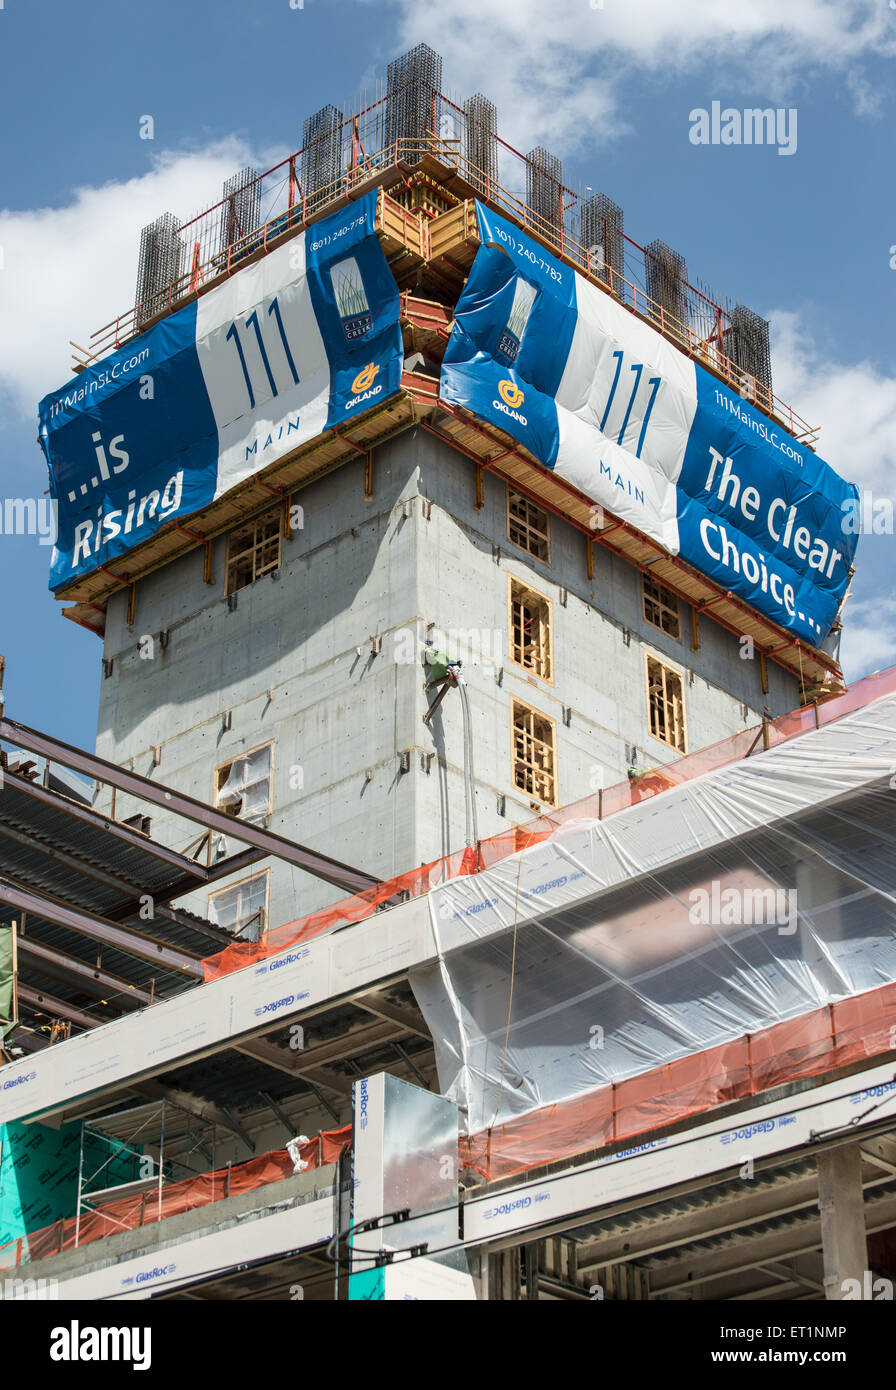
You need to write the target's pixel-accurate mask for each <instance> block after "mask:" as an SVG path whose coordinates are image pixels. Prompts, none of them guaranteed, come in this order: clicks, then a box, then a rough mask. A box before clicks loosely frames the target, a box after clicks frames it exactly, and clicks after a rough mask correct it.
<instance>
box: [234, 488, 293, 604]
mask: <svg viewBox="0 0 896 1390" xmlns="http://www.w3.org/2000/svg"><path fill="white" fill-rule="evenodd" d="M275 519H276V525H277V536H276V541H277V558H276V563H274V564H272V563H269V562H265V563H261V562H260V558H259V557H260V554H261V553H262V552H263V550H264V548H265V547H266V546H269V545H271V544H272V542H273V540H274V536H273V534H269V535H267V536H262V537H261V538H259V534H258V528H259V526H261V525H262V524H265V523H268V522H273V521H274V520H275ZM250 527H251V528H253V539H252V541H251V543H250V544H247V545H245V546H244V547H243V548H242V549H241V550H240V551H238V552H237V553H236V554H235V553H234V547H235V545H236V544H237V543H238V542H239V538H240V537H241V536H242V535H245V534H246V533H247V532H248V531H249V528H250ZM247 561H251V576H252V577H251V578H249V579H244V580H243V582H242V583H239V584H237V583H235V582H234V575H235V572H236V569H237V566H238V565H239V564H241V563H243V564H245V563H246V562H247ZM282 563H283V504H282V503H280V502H278V503H277V504H276V505H275V506H273V507H268V508H267V509H266V510H265V511H263V512H259V513H258V514H257V515H256V516H254V517H250V519H249V520H248V521H245V522H243V523H242V524H241V525H239V526H235V527H234V528H233V530H232V531H231V532H230V533H229V534H228V537H227V561H226V564H225V567H224V573H225V582H224V594H225V597H229V596H230V595H231V594H238V593H239V591H240V589H248V588H249V587H250V586H251V585H252V584H256V583H257V582H258V580H259V579H264V577H265V576H266V575H268V574H276V572H277V570H279V568H280V566H281V565H282Z"/></svg>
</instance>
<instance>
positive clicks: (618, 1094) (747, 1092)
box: [460, 984, 896, 1179]
mask: <svg viewBox="0 0 896 1390" xmlns="http://www.w3.org/2000/svg"><path fill="white" fill-rule="evenodd" d="M894 1051H896V984H890V985H882V986H881V987H880V988H879V989H874V990H869V991H868V992H867V993H866V994H858V995H854V996H853V997H852V998H850V999H844V1000H841V1001H840V1002H839V1003H836V1004H828V1005H826V1006H825V1007H824V1008H821V1009H814V1010H813V1011H812V1012H811V1013H808V1014H800V1015H799V1016H798V1017H797V1018H792V1019H788V1020H786V1021H785V1022H784V1023H776V1024H774V1025H773V1026H772V1027H771V1028H766V1029H765V1030H764V1031H763V1032H761V1033H752V1034H747V1035H745V1036H744V1037H742V1038H736V1039H734V1040H733V1041H732V1042H728V1043H723V1044H721V1045H720V1046H719V1047H714V1048H710V1049H709V1050H708V1051H706V1052H696V1053H692V1054H691V1055H690V1056H688V1057H681V1058H679V1059H677V1060H676V1061H674V1062H670V1063H669V1064H668V1065H667V1066H664V1067H653V1068H652V1069H651V1070H650V1071H647V1072H643V1073H641V1075H639V1076H633V1077H631V1078H630V1079H629V1080H627V1081H621V1082H619V1083H618V1084H616V1085H612V1086H606V1087H603V1088H602V1089H601V1090H598V1091H589V1092H588V1093H587V1095H584V1096H579V1097H577V1098H576V1099H575V1100H569V1101H561V1102H558V1103H557V1104H556V1105H551V1106H546V1107H544V1108H543V1109H541V1110H535V1111H532V1112H530V1113H529V1114H528V1115H521V1116H520V1117H519V1118H518V1119H514V1120H508V1121H507V1122H506V1123H504V1124H498V1125H493V1126H492V1127H491V1128H489V1129H486V1130H482V1131H480V1133H478V1134H474V1135H471V1136H470V1137H462V1138H461V1141H460V1154H461V1167H463V1168H472V1169H474V1170H475V1171H476V1172H477V1173H480V1174H481V1175H482V1177H484V1178H487V1179H493V1178H506V1177H510V1176H511V1175H512V1174H514V1173H523V1172H525V1171H526V1170H528V1169H530V1168H535V1167H538V1166H539V1165H540V1164H543V1163H554V1162H557V1161H558V1160H560V1159H567V1158H573V1157H574V1156H575V1155H576V1154H581V1153H585V1152H587V1151H589V1150H591V1149H598V1148H601V1147H602V1146H603V1145H605V1144H611V1143H614V1142H616V1141H618V1140H620V1139H633V1138H635V1137H636V1136H637V1135H639V1134H644V1133H646V1132H647V1131H649V1130H655V1129H660V1128H662V1127H664V1126H666V1125H671V1124H675V1123H676V1122H678V1121H680V1120H685V1119H689V1118H690V1117H691V1116H693V1115H699V1114H700V1113H701V1111H704V1110H708V1109H710V1108H711V1107H712V1106H715V1105H727V1104H728V1103H729V1102H730V1101H734V1100H741V1099H743V1098H744V1097H746V1096H755V1095H758V1094H759V1093H760V1092H762V1091H767V1090H770V1089H771V1088H772V1087H774V1086H781V1085H783V1084H784V1083H785V1082H792V1081H797V1080H799V1079H801V1078H804V1077H810V1076H818V1075H820V1074H821V1073H822V1072H828V1071H834V1070H835V1069H836V1068H838V1067H845V1066H849V1065H851V1064H853V1063H855V1062H864V1061H868V1060H869V1059H870V1058H873V1057H878V1056H880V1055H882V1054H884V1053H887V1052H890V1053H892V1052H894Z"/></svg>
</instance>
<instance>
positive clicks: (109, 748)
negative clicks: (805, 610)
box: [97, 430, 798, 925]
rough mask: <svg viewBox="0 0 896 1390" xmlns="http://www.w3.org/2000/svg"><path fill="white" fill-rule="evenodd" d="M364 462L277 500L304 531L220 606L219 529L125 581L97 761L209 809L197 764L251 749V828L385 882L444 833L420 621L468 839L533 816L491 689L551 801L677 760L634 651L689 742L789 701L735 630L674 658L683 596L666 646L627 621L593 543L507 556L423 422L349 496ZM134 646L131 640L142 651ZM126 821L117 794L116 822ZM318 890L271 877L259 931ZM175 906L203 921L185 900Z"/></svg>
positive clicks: (442, 761) (497, 530) (450, 819)
mask: <svg viewBox="0 0 896 1390" xmlns="http://www.w3.org/2000/svg"><path fill="white" fill-rule="evenodd" d="M362 470H363V465H362V463H361V461H360V460H359V461H358V463H357V464H355V463H351V464H348V465H346V466H344V467H343V468H341V469H339V470H337V471H335V472H333V473H331V474H329V475H327V476H326V477H324V478H322V479H320V480H319V481H318V482H316V483H314V484H312V485H311V486H310V487H308V488H306V489H305V490H304V491H303V492H302V493H300V494H298V495H297V497H296V499H295V500H296V501H299V502H301V504H302V506H303V508H304V525H303V527H302V529H300V530H297V531H296V532H295V533H294V535H293V539H292V540H291V541H288V542H284V550H283V564H282V567H281V569H280V571H279V573H278V574H277V575H275V576H273V577H266V578H264V579H262V580H260V581H258V582H257V583H256V584H255V585H253V586H252V587H250V588H247V589H243V590H241V591H240V592H239V594H238V595H237V596H236V597H237V601H236V604H235V606H234V607H233V608H231V606H230V605H228V603H227V601H226V599H225V598H224V597H223V589H224V564H225V540H224V539H223V538H222V539H220V540H219V541H218V542H216V544H215V554H214V575H215V579H216V583H215V584H214V585H213V586H209V585H206V584H205V583H204V582H203V577H202V554H201V551H196V552H195V553H193V554H191V555H188V556H186V557H184V558H183V559H181V560H178V561H175V562H173V563H172V564H170V565H168V566H166V567H165V568H163V569H161V570H159V571H157V572H156V573H155V574H152V575H150V576H148V577H147V578H146V579H145V580H143V581H141V583H140V584H139V585H138V592H137V609H136V618H135V623H134V626H133V629H132V630H128V628H127V626H126V602H125V596H124V595H123V594H122V595H117V596H116V597H115V598H114V599H113V600H112V602H111V603H110V606H109V620H108V625H107V633H106V639H105V653H104V654H105V657H106V658H107V660H109V659H111V661H112V669H111V674H110V675H109V676H108V677H107V678H106V679H104V680H103V682H102V684H101V703H100V716H99V733H98V739H97V751H98V752H99V753H100V754H101V755H102V756H104V757H106V758H110V759H112V760H113V761H116V762H127V763H129V764H130V765H131V766H133V767H134V768H135V770H136V771H138V772H141V773H144V774H148V775H151V776H154V777H155V778H157V779H158V780H159V781H163V782H168V783H170V784H171V785H173V786H176V787H178V788H180V789H182V790H184V791H187V792H189V793H190V794H192V795H193V796H196V797H199V798H200V799H202V800H207V801H210V800H211V799H212V796H213V787H214V769H215V767H216V766H217V765H219V764H221V763H222V762H225V761H228V760H229V759H231V758H232V757H233V756H234V755H235V754H237V753H238V752H240V751H244V750H246V749H251V748H254V747H256V746H257V745H259V744H261V743H264V742H267V741H268V740H271V739H272V740H274V743H275V750H274V811H273V814H272V816H271V818H270V822H269V823H270V826H271V828H272V829H274V830H276V831H279V832H281V833H285V834H288V835H290V836H292V837H294V838H296V839H297V840H300V841H302V842H303V843H306V844H308V845H311V846H313V847H314V848H318V849H321V850H322V851H324V852H326V853H327V854H329V855H332V856H334V857H335V858H338V859H343V860H345V861H346V862H348V863H351V864H354V865H356V866H357V867H359V868H363V869H366V870H368V871H369V872H371V873H373V874H375V875H376V876H377V877H381V878H385V877H388V876H390V875H391V874H393V873H396V872H400V871H401V870H404V869H409V868H412V867H414V866H415V865H417V864H420V863H423V862H426V861H427V860H429V859H432V858H435V857H437V856H439V855H441V854H444V853H447V852H449V851H452V850H455V849H459V848H462V846H463V842H464V799H463V742H462V725H461V708H460V701H459V697H458V695H457V693H456V692H455V691H452V692H450V693H449V695H448V696H447V698H446V699H445V701H444V703H443V705H442V707H441V710H440V711H439V713H438V714H437V715H436V716H435V717H434V719H433V722H432V725H431V727H430V728H427V727H426V726H424V724H423V722H422V716H423V713H424V711H425V709H426V703H427V700H428V698H429V697H427V695H426V694H425V692H424V690H423V672H422V667H421V665H420V662H419V651H420V649H421V648H422V645H423V642H424V639H425V637H426V634H427V631H428V629H429V627H430V625H434V626H435V629H436V631H437V632H441V633H447V634H454V639H453V645H454V646H455V647H456V648H458V650H455V651H454V652H453V653H452V654H453V655H460V656H461V658H462V660H463V662H464V666H463V670H464V672H465V674H466V675H467V678H468V682H469V692H470V699H471V707H472V718H473V727H474V734H475V770H476V778H477V808H478V816H479V834H480V835H481V836H486V835H490V834H493V833H495V832H497V831H500V830H502V829H507V828H509V827H510V826H511V825H513V824H515V823H518V822H521V821H524V820H527V819H529V818H531V816H532V814H533V812H532V809H531V808H530V804H529V800H528V798H527V797H526V796H525V795H524V794H521V793H520V792H518V791H517V790H516V789H515V788H514V786H513V781H512V768H511V744H510V739H511V735H510V717H509V710H510V700H511V697H513V696H516V697H517V698H519V699H522V700H525V701H526V703H528V704H531V705H532V706H534V707H535V708H536V709H538V710H539V711H540V712H542V713H544V714H547V715H549V716H550V717H551V718H552V719H553V720H555V722H556V729H557V749H558V759H557V762H558V793H559V801H560V803H561V804H565V803H568V802H570V801H574V800H576V799H577V798H579V797H582V796H585V795H588V794H589V793H590V792H593V791H595V790H597V789H598V788H599V787H601V786H609V785H612V784H613V783H614V782H617V781H620V780H622V779H624V778H625V776H626V770H627V768H628V766H629V765H630V764H631V763H632V762H634V764H635V765H636V766H638V767H640V768H642V769H645V770H646V769H648V768H650V767H652V766H656V765H659V764H661V763H663V762H666V761H669V760H671V759H673V758H674V757H676V756H677V755H676V753H675V752H674V750H672V749H671V748H668V747H666V746H665V745H664V744H662V743H660V742H658V741H657V740H655V739H652V738H651V737H650V735H649V733H648V721H647V693H646V676H645V654H646V653H647V652H651V653H654V654H656V655H659V656H661V657H662V658H663V659H664V660H666V661H668V662H669V663H670V664H671V665H673V666H675V667H676V668H677V669H679V670H680V671H682V672H683V674H684V682H685V684H684V689H685V700H686V715H687V728H688V746H689V748H690V749H697V748H699V747H702V746H704V745H706V744H708V743H713V742H715V741H717V740H719V739H721V738H724V737H725V736H727V735H729V734H731V733H734V732H736V731H737V730H739V729H741V728H743V727H745V726H746V725H749V724H754V723H756V722H757V721H758V719H759V717H760V713H761V710H762V707H763V706H764V705H765V704H768V706H769V708H770V709H771V712H772V713H773V714H776V713H781V712H783V711H784V710H786V709H790V708H792V707H793V706H794V705H795V704H796V703H797V699H798V692H797V685H796V682H795V680H792V679H791V678H790V677H789V676H787V675H786V673H785V672H783V671H782V670H781V669H780V668H779V667H776V666H774V665H772V664H771V663H770V664H769V668H768V670H769V681H770V691H769V694H768V695H763V694H762V692H761V686H760V675H759V663H758V661H742V660H741V659H740V656H739V646H738V642H737V639H736V638H735V637H733V636H732V635H731V634H729V633H727V632H725V631H724V629H722V628H720V627H718V626H716V625H715V624H713V623H712V622H711V621H708V620H706V619H704V620H702V621H701V626H700V635H701V645H700V648H699V650H698V651H697V652H692V651H691V649H690V648H691V641H690V614H689V612H688V611H687V608H686V606H685V605H682V623H681V628H682V640H681V641H674V640H672V639H670V638H668V637H666V636H665V635H664V634H662V633H661V632H659V631H658V630H657V629H656V628H654V627H652V626H650V625H649V624H648V623H646V622H645V620H644V619H643V617H642V606H641V580H640V575H639V574H638V573H637V572H636V571H635V570H634V569H632V568H631V567H630V566H628V565H626V564H624V563H623V562H620V561H617V560H616V559H614V557H613V556H611V555H610V554H609V553H608V552H606V551H603V550H601V549H600V548H599V547H595V557H594V560H595V565H594V578H593V580H589V579H588V578H587V574H586V566H585V546H584V539H583V537H582V535H581V533H579V532H577V531H576V530H574V529H573V528H572V527H570V526H568V525H566V524H565V523H563V522H561V521H559V520H557V519H556V518H552V521H551V533H552V552H551V563H550V565H543V564H541V563H539V562H537V561H534V560H533V559H532V558H531V557H530V556H528V555H527V554H526V553H525V552H523V551H521V550H519V549H517V547H515V546H514V545H512V544H511V542H510V541H509V540H508V538H507V526H506V496H505V488H504V486H503V485H502V484H501V483H500V482H499V480H497V479H496V478H493V477H491V476H487V477H486V479H485V500H484V505H483V507H482V508H481V509H479V510H477V509H476V507H475V489H474V477H473V469H472V465H471V464H470V463H469V461H468V460H466V459H465V458H463V457H462V456H461V455H459V454H457V453H456V452H455V451H454V450H452V449H450V448H449V447H447V446H445V445H442V444H441V443H440V442H439V441H438V440H435V439H434V438H433V437H432V436H431V435H428V434H426V433H425V432H424V431H422V430H417V431H411V432H408V433H406V434H404V435H402V436H400V437H399V438H398V439H396V440H394V441H392V442H390V443H388V444H386V445H384V446H383V447H382V448H380V449H379V450H378V451H377V453H376V457H375V462H374V497H373V500H372V501H369V502H367V501H365V500H364V496H363V471H362ZM511 574H512V575H516V576H517V577H519V578H521V579H523V580H525V582H526V583H528V584H530V585H531V587H533V588H535V589H537V590H538V591H539V592H540V593H541V594H543V595H544V596H545V597H546V598H548V599H549V600H550V601H551V604H552V614H553V626H554V663H555V675H554V681H553V683H548V682H545V681H540V680H535V679H534V678H533V677H530V676H529V675H528V673H526V672H525V671H523V670H521V668H519V667H516V666H514V665H513V664H512V663H510V662H509V661H508V659H507V645H508V639H507V629H508V575H511ZM162 630H167V632H168V639H167V645H166V646H164V647H163V646H162V645H161V642H160V640H159V634H160V632H161V631H162ZM141 637H142V638H147V637H148V638H151V639H152V645H150V644H149V643H147V642H145V641H144V642H143V644H142V647H143V651H144V652H149V651H151V652H152V655H151V656H148V657H146V658H145V657H142V656H141V654H140V648H141V643H140V639H141ZM372 637H376V638H378V639H379V644H380V650H379V652H378V654H375V653H374V651H373V647H372V644H371V638H372ZM564 707H566V710H567V715H566V721H567V722H564ZM225 715H229V717H230V727H229V729H225V727H224V717H225ZM153 748H155V749H156V750H157V756H158V758H159V761H158V763H157V765H154V762H153V758H154V755H153V752H152V750H153ZM402 752H406V753H407V754H408V755H409V756H408V764H409V766H408V770H407V771H406V772H403V771H402V770H401V765H400V758H399V755H400V754H401V753H402ZM429 755H435V756H432V757H429ZM501 798H504V800H503V814H502V812H501V809H500V808H501V804H502V803H501ZM130 809H131V808H130V807H128V805H127V803H126V799H121V798H120V799H119V802H118V807H117V814H118V815H119V816H122V815H126V814H128V812H129V810H130ZM153 834H154V835H157V836H159V838H161V839H162V840H164V841H166V842H167V843H170V844H175V845H177V847H178V848H181V849H182V848H184V847H185V846H186V843H187V842H188V841H189V839H190V838H191V837H192V836H193V835H194V834H195V832H194V831H193V830H192V828H191V827H190V826H187V825H186V824H185V823H184V822H178V821H175V820H174V819H173V818H166V817H164V816H163V815H159V814H158V813H157V814H156V815H155V816H154V819H153ZM237 848H238V845H237V844H236V843H235V842H234V841H230V842H229V843H228V849H229V851H230V852H233V851H234V850H236V849H237ZM339 896H341V895H340V894H339V893H338V891H337V890H334V889H332V888H330V887H329V886H328V885H326V884H320V883H317V882H315V881H314V880H311V879H309V878H307V876H305V875H304V874H302V873H300V872H299V871H298V870H296V871H292V870H290V869H288V868H286V867H284V866H275V869H274V872H273V877H272V891H271V898H270V912H269V921H270V922H271V923H272V924H275V925H276V924H278V923H280V922H283V921H289V920H292V919H294V918H296V917H298V916H301V915H304V913H306V912H309V911H313V910H314V909H315V908H317V907H320V906H322V905H324V904H326V903H329V902H332V901H333V900H334V899H335V898H337V897H339ZM189 905H190V906H192V907H194V909H195V910H197V911H202V912H204V911H205V910H206V901H205V898H204V896H203V897H202V898H201V899H200V898H198V897H194V899H193V900H192V902H191V903H190V904H189Z"/></svg>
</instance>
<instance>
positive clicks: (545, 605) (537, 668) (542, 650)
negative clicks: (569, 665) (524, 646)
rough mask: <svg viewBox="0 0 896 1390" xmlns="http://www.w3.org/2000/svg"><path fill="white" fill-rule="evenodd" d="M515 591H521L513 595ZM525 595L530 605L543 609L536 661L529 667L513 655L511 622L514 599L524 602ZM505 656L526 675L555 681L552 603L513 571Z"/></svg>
mask: <svg viewBox="0 0 896 1390" xmlns="http://www.w3.org/2000/svg"><path fill="white" fill-rule="evenodd" d="M514 590H517V591H520V592H518V593H517V595H516V596H515V594H514ZM527 598H529V599H531V600H532V602H531V603H530V607H532V608H533V609H541V610H542V612H543V617H542V622H541V625H540V635H539V636H538V638H537V639H536V641H535V649H536V661H535V663H534V664H533V665H528V666H527V665H526V663H525V661H520V660H519V659H518V658H517V656H516V655H515V653H516V651H517V649H518V645H519V644H518V643H517V640H516V630H515V629H516V623H515V621H514V602H515V601H517V602H522V603H525V602H526V599H527ZM521 655H522V651H521ZM507 659H508V661H510V662H511V663H512V664H513V665H514V666H517V667H518V668H519V669H520V670H521V671H525V672H526V674H527V675H530V676H535V677H536V678H537V679H538V680H542V681H544V682H545V683H546V684H548V685H553V684H554V613H553V605H552V603H551V600H550V599H549V598H548V597H547V596H546V595H545V594H540V593H539V592H538V590H537V589H533V588H532V586H531V584H527V583H526V581H525V580H524V579H519V578H517V576H516V575H515V574H509V575H508V576H507Z"/></svg>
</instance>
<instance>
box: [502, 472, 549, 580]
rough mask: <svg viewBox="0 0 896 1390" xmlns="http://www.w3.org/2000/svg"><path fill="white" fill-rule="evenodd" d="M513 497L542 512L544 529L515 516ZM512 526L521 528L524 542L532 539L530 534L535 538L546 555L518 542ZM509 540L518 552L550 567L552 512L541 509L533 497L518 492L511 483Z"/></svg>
mask: <svg viewBox="0 0 896 1390" xmlns="http://www.w3.org/2000/svg"><path fill="white" fill-rule="evenodd" d="M511 496H513V497H518V498H519V499H520V501H521V502H522V503H524V504H525V506H526V507H527V508H528V507H534V508H535V510H536V511H538V512H540V513H541V515H542V516H543V517H544V527H543V528H542V527H540V526H538V525H536V524H535V523H534V522H533V521H531V520H528V519H527V520H525V521H521V520H520V519H519V518H518V517H515V516H513V515H512V513H511V510H510V499H511ZM512 526H517V527H519V528H520V532H521V534H522V536H523V538H524V540H528V539H529V538H530V534H531V536H533V537H535V539H536V541H537V542H540V543H541V545H542V547H543V549H544V552H545V553H544V554H543V555H541V554H539V551H538V549H537V548H536V549H534V550H533V548H532V546H531V545H528V544H524V543H523V542H522V541H520V540H517V539H516V537H515V536H514V535H513V533H512V531H511V527H512ZM507 539H508V540H509V541H510V544H511V545H515V546H516V547H517V549H518V550H522V551H524V553H525V554H526V555H531V556H532V558H533V559H534V560H539V561H540V562H541V564H543V565H549V564H550V563H551V514H550V512H548V511H546V510H545V509H544V507H539V505H538V503H537V502H533V501H532V499H531V497H527V496H526V494H525V493H524V492H517V491H516V489H515V488H513V487H511V486H510V484H509V483H508V484H507Z"/></svg>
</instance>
